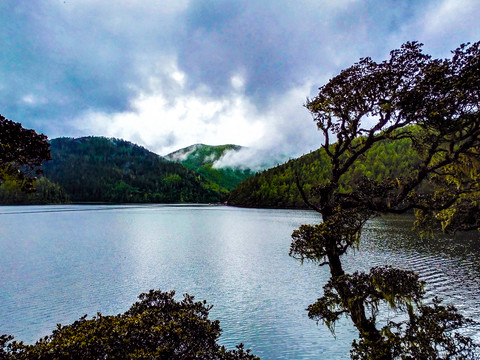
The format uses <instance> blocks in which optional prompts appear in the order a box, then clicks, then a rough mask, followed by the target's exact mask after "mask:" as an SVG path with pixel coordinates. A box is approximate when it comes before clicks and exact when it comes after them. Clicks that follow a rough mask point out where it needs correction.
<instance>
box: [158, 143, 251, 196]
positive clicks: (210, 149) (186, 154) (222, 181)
mask: <svg viewBox="0 0 480 360" xmlns="http://www.w3.org/2000/svg"><path fill="white" fill-rule="evenodd" d="M241 148H242V147H241V146H238V145H218V146H211V145H204V144H195V145H191V146H189V147H186V148H183V149H180V150H177V151H175V152H173V153H170V154H168V155H166V156H165V158H166V159H168V160H171V161H176V162H178V163H181V164H182V165H183V166H185V167H187V168H189V169H191V170H194V171H195V172H197V173H198V174H200V175H201V176H202V177H204V178H205V179H207V180H209V181H211V182H212V183H214V184H216V187H215V190H216V191H218V192H221V193H222V194H226V193H228V191H230V190H232V189H233V188H235V187H236V186H237V185H238V184H239V183H240V182H241V181H242V180H244V179H246V178H248V177H250V176H252V175H253V171H251V170H250V169H240V168H231V167H225V168H215V167H214V163H215V162H216V161H217V160H219V159H220V158H221V157H222V156H224V155H225V154H226V153H227V152H229V151H239V150H240V149H241Z"/></svg>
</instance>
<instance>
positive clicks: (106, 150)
mask: <svg viewBox="0 0 480 360" xmlns="http://www.w3.org/2000/svg"><path fill="white" fill-rule="evenodd" d="M51 148H52V157H53V159H52V161H51V162H49V163H48V164H45V165H44V172H45V176H46V177H47V178H48V179H50V180H52V181H53V182H55V183H57V184H59V185H60V186H61V187H62V188H63V189H65V192H66V193H67V194H68V195H69V197H70V199H71V200H72V201H77V202H113V203H144V202H155V203H178V202H192V203H198V202H203V203H208V202H218V201H220V194H219V192H218V191H215V190H214V189H211V187H210V184H209V182H208V181H205V180H204V179H202V178H201V177H199V176H198V175H197V174H196V173H194V172H193V171H191V170H188V169H186V168H185V167H183V166H182V165H180V164H175V163H172V162H170V161H167V160H165V159H163V158H161V157H160V156H158V155H156V154H154V153H152V152H150V151H148V150H146V149H145V148H143V147H140V146H137V145H134V144H132V143H130V142H128V141H124V140H119V139H107V138H102V137H85V138H79V139H72V138H59V139H53V140H52V141H51Z"/></svg>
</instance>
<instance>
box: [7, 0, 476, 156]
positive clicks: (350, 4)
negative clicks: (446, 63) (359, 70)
mask: <svg viewBox="0 0 480 360" xmlns="http://www.w3.org/2000/svg"><path fill="white" fill-rule="evenodd" d="M479 18H480V1H478V0H428V1H427V0H426V1H422V0H411V1H408V0H397V1H395V0H390V1H388V0H370V1H368V0H295V1H293V0H243V1H241V0H215V1H213V0H212V1H209V0H171V1H170V0H141V1H139V0H114V1H106V0H1V1H0V24H1V25H0V41H1V44H2V51H1V54H0V113H1V114H3V115H4V116H5V117H7V118H8V119H10V120H14V121H17V122H21V123H22V124H23V126H24V127H27V128H34V129H35V130H37V132H42V133H44V134H46V135H47V136H48V137H49V138H55V137H59V136H74V137H77V136H85V135H102V136H108V137H118V138H123V139H126V140H129V141H132V142H135V143H138V144H140V145H143V146H145V147H147V148H148V149H150V150H152V151H154V152H156V153H158V154H161V155H165V154H167V153H169V152H171V151H173V150H177V149H179V148H182V147H185V146H188V145H192V144H195V143H205V144H210V145H218V144H226V143H233V144H238V145H243V146H248V147H250V148H251V149H262V150H268V151H269V152H270V153H271V154H276V155H278V154H285V155H288V156H292V157H294V156H298V155H301V154H303V153H307V152H309V151H310V150H313V149H316V148H318V147H319V145H320V141H321V138H320V134H319V132H318V131H317V130H316V127H315V124H314V123H313V121H312V118H311V116H310V114H309V113H308V112H307V111H306V109H305V108H304V107H303V104H304V103H305V101H306V98H307V97H312V96H315V94H316V92H317V91H318V88H319V87H320V86H322V85H323V84H324V83H325V82H327V81H328V80H329V79H330V78H331V77H333V76H334V75H336V74H337V73H338V72H339V71H340V70H341V69H343V68H345V67H348V66H350V65H352V64H353V63H354V62H356V61H357V60H358V59H359V58H360V57H366V56H370V57H372V58H373V59H374V60H377V61H381V60H383V59H385V58H386V57H387V56H388V53H389V51H390V50H392V49H396V48H399V47H400V46H401V44H402V43H404V42H406V41H412V40H416V41H419V42H422V43H424V51H425V52H426V53H428V54H431V55H433V56H434V57H449V56H450V51H451V50H453V49H455V48H456V47H457V46H458V45H459V44H461V43H464V42H475V41H478V40H480V22H479V21H478V19H479Z"/></svg>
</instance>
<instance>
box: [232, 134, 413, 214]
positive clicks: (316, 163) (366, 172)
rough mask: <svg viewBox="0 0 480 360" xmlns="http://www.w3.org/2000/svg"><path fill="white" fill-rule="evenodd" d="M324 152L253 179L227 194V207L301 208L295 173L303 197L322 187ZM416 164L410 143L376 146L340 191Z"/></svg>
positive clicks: (326, 166) (327, 168)
mask: <svg viewBox="0 0 480 360" xmlns="http://www.w3.org/2000/svg"><path fill="white" fill-rule="evenodd" d="M324 151H325V150H324V149H319V150H316V151H314V152H311V153H310V154H307V155H304V156H302V157H300V158H298V159H295V160H290V161H288V162H287V163H285V164H282V165H279V166H277V167H274V168H272V169H269V170H265V171H263V172H261V173H257V174H255V175H253V176H252V177H250V178H248V179H246V180H244V181H243V182H241V183H240V184H239V185H238V186H237V187H236V188H235V189H233V190H232V191H231V192H230V194H229V196H228V203H229V204H230V205H235V206H245V207H268V208H305V207H306V206H305V203H304V201H303V199H302V197H301V195H300V192H299V191H298V188H297V185H296V180H295V176H296V175H295V174H296V173H298V176H299V182H300V184H301V186H302V189H303V190H304V192H305V194H307V195H308V194H310V193H311V190H312V188H313V187H314V185H316V184H323V183H325V179H326V178H327V174H329V172H330V164H329V162H328V161H327V159H326V156H325V152H324ZM417 162H418V155H417V153H416V152H415V151H414V150H413V148H412V145H411V142H410V140H408V139H404V140H402V141H396V142H394V143H392V142H384V143H380V144H378V145H376V146H374V148H373V149H371V150H370V151H369V152H368V153H366V154H365V155H364V156H363V157H362V158H360V160H358V161H356V162H355V164H354V166H352V168H351V170H350V171H349V172H348V173H347V174H346V175H345V176H344V177H343V179H342V180H343V185H342V187H343V190H344V191H348V190H350V189H351V187H352V186H355V184H356V183H357V182H358V180H360V179H361V178H362V177H367V178H369V179H371V180H381V179H385V178H387V177H391V178H396V177H401V176H405V175H408V173H409V171H410V169H412V168H413V167H414V165H415V164H417ZM312 199H314V196H312ZM313 201H314V200H313Z"/></svg>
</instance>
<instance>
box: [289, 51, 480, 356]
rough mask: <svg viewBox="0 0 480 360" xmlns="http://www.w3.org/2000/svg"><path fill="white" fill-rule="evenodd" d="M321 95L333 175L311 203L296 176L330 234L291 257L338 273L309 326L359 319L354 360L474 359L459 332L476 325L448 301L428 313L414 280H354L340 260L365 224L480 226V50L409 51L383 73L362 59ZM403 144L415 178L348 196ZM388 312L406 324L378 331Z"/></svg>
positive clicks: (313, 308)
mask: <svg viewBox="0 0 480 360" xmlns="http://www.w3.org/2000/svg"><path fill="white" fill-rule="evenodd" d="M319 90H320V91H319V93H318V95H317V96H316V97H315V98H314V99H310V100H308V102H307V104H306V107H307V109H308V110H309V111H310V112H311V113H312V115H313V117H314V120H315V122H316V123H317V126H318V128H319V129H320V130H321V132H322V133H323V136H324V144H323V146H322V148H323V151H324V153H325V155H326V157H327V159H328V162H329V167H330V171H329V173H328V175H327V176H326V179H325V181H324V182H323V183H322V184H320V185H317V186H315V187H314V188H312V190H311V194H310V195H311V196H310V197H309V196H307V194H305V192H303V190H302V186H301V185H300V183H301V180H300V179H299V177H298V176H297V184H298V188H299V189H300V190H301V193H302V197H303V199H304V201H305V202H306V203H307V204H308V206H309V207H310V208H312V209H314V210H315V211H317V212H319V213H320V214H321V215H322V223H320V224H317V225H313V226H310V225H302V226H301V227H300V228H299V229H298V230H296V231H295V232H294V233H293V234H292V238H293V241H292V244H291V249H290V255H291V256H293V257H295V258H298V259H300V260H302V261H303V260H311V261H314V262H317V263H319V264H320V265H328V266H329V269H330V274H331V278H330V280H329V281H328V283H327V284H326V285H325V287H324V294H323V296H322V297H320V298H319V299H318V300H317V301H316V302H315V303H314V304H312V305H310V306H309V307H308V314H309V317H310V318H312V319H315V320H317V321H323V322H324V323H325V324H326V325H327V326H329V327H330V328H331V329H333V325H334V323H335V322H336V321H337V320H338V319H339V318H340V317H341V316H347V317H349V318H350V319H351V320H352V322H353V324H354V326H355V327H356V328H357V329H358V335H359V340H358V341H354V343H353V348H352V351H351V355H352V358H354V359H394V358H402V359H453V358H462V359H463V358H475V356H478V352H477V350H478V348H477V347H476V346H475V345H474V344H473V342H472V340H471V339H469V338H468V337H464V336H461V335H460V334H458V333H455V331H454V330H455V329H458V328H460V327H462V326H464V325H465V324H467V323H468V322H469V320H466V319H464V318H463V317H462V316H461V315H459V314H458V313H457V312H456V310H455V308H454V307H452V306H443V305H442V304H441V303H440V302H439V301H438V300H435V301H434V303H433V305H432V306H427V305H424V304H423V303H422V298H423V295H424V290H423V286H422V285H423V284H422V282H420V281H419V278H418V276H417V275H416V274H415V273H413V272H412V271H406V270H400V269H395V268H393V267H375V268H373V269H371V270H370V272H369V273H362V272H354V273H353V274H348V273H346V272H345V271H344V269H343V266H342V256H343V255H344V254H345V253H346V252H347V251H348V250H349V249H351V248H352V247H354V246H356V245H357V244H358V242H359V239H360V233H361V230H362V228H363V226H364V224H365V222H366V221H367V220H369V219H371V218H372V217H373V216H377V215H379V214H385V213H391V214H402V213H405V212H407V211H415V212H416V216H417V220H416V225H417V227H418V228H419V229H421V230H422V231H424V232H428V231H429V230H430V229H431V228H432V226H434V224H435V223H436V222H441V224H442V227H443V229H444V230H445V231H457V230H467V229H473V228H478V227H479V225H480V222H479V217H480V211H479V210H480V209H479V206H478V204H477V199H478V195H479V193H478V189H479V183H478V176H477V173H476V169H478V168H479V167H478V165H479V160H480V157H479V154H480V153H479V149H480V118H479V100H480V51H479V43H475V44H473V45H468V44H467V45H461V46H460V47H459V48H458V49H456V50H455V51H454V52H453V56H452V58H451V59H432V58H431V57H430V56H428V55H425V54H423V53H422V51H421V44H418V43H416V42H410V43H406V44H404V45H403V46H402V47H401V49H398V50H394V51H392V52H391V53H390V58H389V59H388V60H386V61H383V62H381V63H377V62H375V61H373V60H372V59H370V58H363V59H360V61H359V62H358V63H356V64H354V65H353V66H351V67H349V68H348V69H345V70H343V71H342V72H341V73H340V74H339V75H337V76H336V77H334V78H333V79H331V80H330V81H329V82H328V83H327V84H326V85H324V86H323V87H321V88H320V89H319ZM400 141H408V142H409V143H410V145H411V147H412V148H413V149H414V150H415V151H416V153H417V154H418V163H416V164H415V166H414V167H413V168H411V169H410V171H409V172H408V173H405V174H404V175H403V176H398V177H395V178H390V177H386V178H378V179H372V178H368V177H365V176H364V177H360V178H357V179H356V181H355V182H354V183H352V184H350V185H351V186H350V188H349V189H345V188H344V187H343V186H342V182H343V181H344V179H345V178H348V177H350V178H352V174H351V173H352V171H354V170H355V164H358V163H359V162H361V160H362V159H364V158H365V157H367V156H368V153H369V151H371V150H372V148H374V147H375V146H376V145H377V144H379V143H383V142H400ZM422 187H423V188H422ZM420 188H422V191H419V189H420ZM383 304H385V305H387V306H389V307H391V308H393V309H395V310H397V311H399V310H401V311H404V313H405V318H406V320H404V321H399V322H397V323H394V322H389V323H388V324H386V325H385V326H383V327H380V326H379V324H378V321H377V315H378V313H379V311H380V310H379V309H381V306H383Z"/></svg>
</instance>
